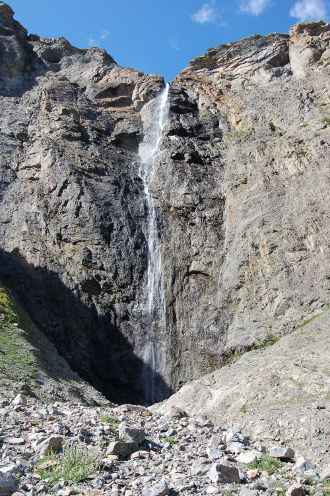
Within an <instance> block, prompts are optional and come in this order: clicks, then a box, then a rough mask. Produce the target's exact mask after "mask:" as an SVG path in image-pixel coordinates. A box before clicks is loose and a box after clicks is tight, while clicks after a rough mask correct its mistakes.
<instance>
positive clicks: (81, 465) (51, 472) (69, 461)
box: [37, 444, 100, 487]
mask: <svg viewBox="0 0 330 496" xmlns="http://www.w3.org/2000/svg"><path fill="white" fill-rule="evenodd" d="M46 460H54V461H56V462H57V465H55V466H53V467H49V468H46V469H44V470H40V469H39V470H38V467H37V470H38V472H39V473H40V474H42V477H43V478H44V479H48V480H49V485H50V486H51V487H52V486H54V485H55V484H57V483H58V482H59V481H60V480H61V479H64V480H69V481H72V482H83V481H84V480H86V478H87V477H88V476H89V475H91V474H93V473H94V472H95V471H97V470H98V469H99V467H100V454H99V452H98V451H97V450H96V449H95V448H88V447H87V446H85V445H83V444H75V445H72V446H67V447H65V448H64V450H63V454H62V455H50V456H48V457H46V458H44V459H43V460H42V462H44V461H46ZM42 462H41V463H42Z"/></svg>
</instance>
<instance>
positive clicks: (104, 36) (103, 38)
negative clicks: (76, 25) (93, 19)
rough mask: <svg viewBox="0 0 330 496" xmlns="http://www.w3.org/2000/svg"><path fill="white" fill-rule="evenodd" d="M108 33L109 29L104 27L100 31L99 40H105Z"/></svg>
mask: <svg viewBox="0 0 330 496" xmlns="http://www.w3.org/2000/svg"><path fill="white" fill-rule="evenodd" d="M109 34H110V31H108V29H105V30H104V31H103V32H102V33H101V36H100V38H101V40H105V39H106V38H107V37H108V36H109Z"/></svg>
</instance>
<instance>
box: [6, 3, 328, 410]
mask: <svg viewBox="0 0 330 496" xmlns="http://www.w3.org/2000/svg"><path fill="white" fill-rule="evenodd" d="M0 23H1V26H0V53H1V59H0V108H1V114H2V119H1V122H0V128H1V130H0V140H1V156H0V179H1V186H0V188H1V189H0V198H1V203H0V209H1V225H0V230H1V231H0V232H1V248H2V250H3V252H2V255H1V261H2V263H1V274H2V276H3V277H6V280H7V282H10V281H12V284H11V285H12V289H13V291H14V292H16V294H17V296H19V299H20V301H21V303H22V304H23V305H24V306H25V307H26V308H27V309H28V310H29V312H30V314H31V316H32V318H33V319H34V320H35V321H36V322H37V323H38V325H39V326H42V328H43V329H44V331H45V332H46V333H47V334H48V335H50V336H51V337H52V338H53V339H54V341H55V343H56V345H57V347H58V349H59V350H60V352H61V353H62V354H63V355H64V356H65V357H66V358H67V359H68V361H69V363H70V364H71V365H72V367H73V368H74V369H75V370H77V371H78V372H79V373H80V374H81V375H82V376H83V377H84V378H87V379H88V380H89V381H91V382H92V383H94V384H95V385H96V386H97V387H98V388H99V389H100V390H102V391H103V392H105V393H106V395H107V396H108V397H109V398H111V399H113V400H118V401H128V400H129V401H137V402H138V401H140V402H141V401H142V402H143V401H145V396H144V384H143V383H144V381H145V380H146V379H145V378H146V376H148V377H149V376H150V374H146V370H145V366H144V365H143V363H142V362H141V360H142V359H143V357H144V356H145V347H146V343H147V342H150V338H151V339H152V340H153V342H154V343H155V354H156V357H157V361H156V365H155V368H156V370H155V374H154V375H153V380H155V381H156V388H155V390H156V391H157V397H156V398H155V399H156V400H161V399H163V398H164V397H166V396H167V395H168V394H169V392H170V390H171V389H177V388H178V387H179V386H180V385H181V384H183V383H185V382H186V381H188V380H190V379H192V378H196V377H199V376H200V375H202V374H204V373H206V372H209V371H212V370H214V369H216V368H218V367H219V366H220V365H221V364H223V362H224V358H225V356H226V355H229V354H230V353H232V352H233V351H235V350H236V351H242V350H244V349H249V348H252V347H254V346H258V345H259V344H260V342H262V341H265V340H267V339H269V337H271V336H272V335H273V334H278V333H280V332H282V331H283V330H285V329H287V328H290V327H293V326H294V324H295V323H296V322H299V321H300V320H301V319H302V317H303V316H305V315H308V314H310V313H312V312H313V311H314V310H315V309H316V308H319V307H321V306H322V305H323V304H324V302H325V299H326V294H325V291H326V275H327V274H326V262H325V261H326V231H325V229H326V222H325V209H326V202H325V198H326V182H325V169H326V164H327V161H326V152H327V149H326V143H327V139H326V135H327V124H328V122H329V121H328V120H327V115H328V114H327V112H328V110H327V107H326V105H327V96H326V82H327V77H328V62H329V60H328V57H329V55H327V53H328V52H327V50H328V39H329V35H328V33H329V31H328V28H329V27H328V25H325V24H324V23H312V24H308V25H306V26H304V27H301V26H300V27H299V26H296V27H294V28H293V30H292V33H291V37H289V36H288V35H279V34H274V35H269V36H266V37H261V36H254V37H251V38H248V39H247V40H242V41H239V42H234V43H230V44H228V45H224V46H221V47H218V48H215V49H210V50H209V52H208V53H207V54H206V55H205V56H203V57H198V58H197V59H194V61H192V62H191V65H190V66H189V67H188V68H187V69H185V70H184V71H183V72H182V73H181V74H180V75H179V76H178V77H177V78H176V80H175V81H174V83H173V84H172V85H171V87H170V91H169V116H168V120H167V123H166V125H165V128H164V131H163V136H162V139H161V141H160V143H159V150H158V153H157V155H156V156H155V161H154V171H153V176H152V180H151V182H150V184H149V192H150V193H151V194H152V196H153V198H154V203H155V207H156V213H157V222H158V230H159V240H160V245H161V252H162V273H163V286H164V293H165V294H164V296H165V304H166V315H167V325H166V328H163V329H160V328H157V326H156V327H154V328H153V329H152V330H151V329H150V323H149V322H148V315H147V313H148V312H147V264H148V262H147V254H148V247H147V241H146V239H147V225H148V208H147V204H146V198H145V194H144V190H143V184H142V180H141V178H140V177H139V166H140V159H139V154H138V151H139V144H140V143H141V141H142V140H143V137H144V133H145V130H146V128H147V127H148V125H149V124H150V120H151V119H153V110H152V109H153V102H152V101H153V99H154V98H155V96H157V95H158V94H159V92H160V90H161V89H162V87H163V86H164V82H163V79H162V78H161V77H159V76H156V75H145V74H142V73H141V72H138V71H135V70H133V69H129V68H122V67H120V66H118V65H117V64H116V63H115V62H114V61H113V59H112V58H111V57H110V56H109V55H108V54H106V52H105V51H103V50H99V49H96V48H91V49H88V50H79V49H76V48H74V47H72V46H71V45H70V44H69V42H68V41H67V40H65V39H63V38H60V39H59V40H49V39H40V38H39V37H38V36H36V35H30V36H29V37H28V36H27V33H26V31H25V30H24V28H22V27H21V26H20V25H19V23H17V22H16V21H13V19H12V11H11V9H10V8H9V7H8V6H7V5H6V4H3V3H0ZM312 52H313V54H311V53H312ZM302 53H304V54H305V55H304V57H302V56H300V54H302ZM306 53H307V55H306ZM10 54H12V55H10ZM300 60H301V61H302V63H301V65H299V61H300ZM25 266H26V267H27V268H28V269H26V270H25V271H24V270H22V267H23V268H24V267H25ZM11 271H12V272H11ZM40 271H41V272H40ZM38 273H39V276H40V273H42V274H43V276H42V281H40V284H38V283H36V281H38V277H39V276H38V277H37V276H36V274H38ZM11 274H12V276H13V277H11ZM48 274H51V278H52V280H53V281H56V283H54V284H50V285H49V284H48V283H47V277H48ZM39 278H40V277H39ZM31 288H33V290H32V289H31ZM63 295H64V296H63ZM73 302H74V303H73ZM62 305H63V307H62ZM64 307H65V311H64ZM151 332H152V336H150V333H151ZM132 357H135V358H134V359H133V358H132ZM123 391H124V393H123Z"/></svg>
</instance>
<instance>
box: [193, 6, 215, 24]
mask: <svg viewBox="0 0 330 496" xmlns="http://www.w3.org/2000/svg"><path fill="white" fill-rule="evenodd" d="M212 5H214V1H212V2H210V3H204V4H203V5H202V7H201V8H200V9H199V10H198V11H197V12H195V13H194V14H191V16H190V17H191V19H192V20H193V21H194V22H198V23H199V24H206V23H207V22H214V21H215V20H216V18H217V10H216V8H214V7H212Z"/></svg>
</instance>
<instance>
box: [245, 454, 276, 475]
mask: <svg viewBox="0 0 330 496" xmlns="http://www.w3.org/2000/svg"><path fill="white" fill-rule="evenodd" d="M282 466H283V462H281V461H280V460H278V459H277V458H273V457H272V456H269V455H262V456H261V458H260V460H255V461H254V462H251V463H249V464H248V468H250V469H257V468H258V469H259V470H261V471H265V472H269V473H273V472H276V471H277V470H279V469H280V468H281V467H282Z"/></svg>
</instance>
